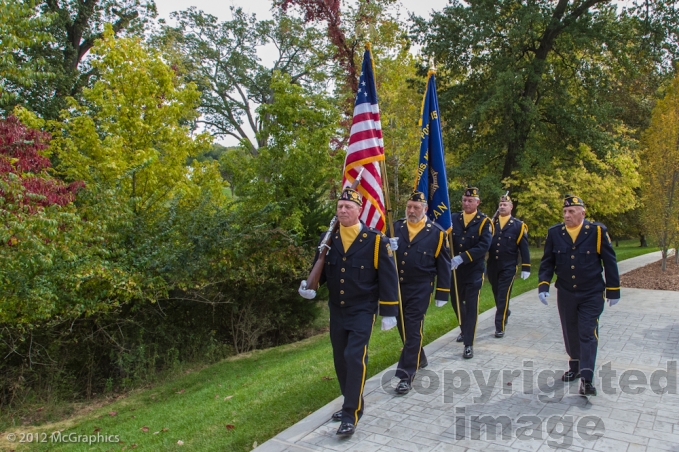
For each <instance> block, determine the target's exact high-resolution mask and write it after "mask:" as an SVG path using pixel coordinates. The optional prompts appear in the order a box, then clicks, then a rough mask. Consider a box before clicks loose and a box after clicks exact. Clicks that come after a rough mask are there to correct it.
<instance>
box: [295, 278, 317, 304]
mask: <svg viewBox="0 0 679 452" xmlns="http://www.w3.org/2000/svg"><path fill="white" fill-rule="evenodd" d="M297 292H299V294H300V295H301V296H302V297H304V298H306V299H307V300H313V299H314V298H315V297H316V291H315V290H311V289H307V288H306V279H303V280H302V282H301V283H300V285H299V289H297Z"/></svg>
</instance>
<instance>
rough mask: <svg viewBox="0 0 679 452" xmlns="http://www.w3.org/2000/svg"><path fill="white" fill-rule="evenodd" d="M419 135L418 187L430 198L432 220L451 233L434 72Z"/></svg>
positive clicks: (427, 92) (429, 214)
mask: <svg viewBox="0 0 679 452" xmlns="http://www.w3.org/2000/svg"><path fill="white" fill-rule="evenodd" d="M420 137H421V138H420V162H419V164H418V165H417V179H416V180H415V190H417V191H420V192H422V193H424V196H425V198H427V202H428V205H429V208H428V210H427V216H429V219H430V220H431V221H433V222H434V223H437V224H438V225H439V226H441V227H442V228H443V229H445V230H446V231H448V232H450V230H451V229H452V219H451V216H450V200H449V198H448V179H447V178H446V163H445V160H444V158H443V138H442V137H441V119H440V117H439V101H438V96H437V95H436V79H435V77H434V72H433V71H430V72H429V81H428V82H427V91H426V92H425V93H424V101H423V102H422V121H421V123H420Z"/></svg>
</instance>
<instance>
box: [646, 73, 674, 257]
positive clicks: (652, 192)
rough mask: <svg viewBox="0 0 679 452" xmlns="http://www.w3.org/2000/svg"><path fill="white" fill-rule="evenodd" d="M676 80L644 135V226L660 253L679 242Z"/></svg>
mask: <svg viewBox="0 0 679 452" xmlns="http://www.w3.org/2000/svg"><path fill="white" fill-rule="evenodd" d="M678 127H679V77H675V78H674V80H672V83H671V84H670V85H669V87H668V88H667V91H666V92H665V97H664V98H663V99H661V100H659V101H658V103H657V104H656V106H655V108H654V109H653V116H652V118H651V125H650V127H649V128H648V129H647V130H646V132H645V134H644V140H643V143H644V145H645V146H644V152H643V159H644V162H645V165H644V166H643V167H642V175H643V179H644V184H643V185H642V199H643V205H644V217H643V224H644V226H645V228H646V231H647V232H648V233H649V234H651V235H653V236H655V238H656V239H657V241H658V246H659V247H660V249H661V250H662V252H663V270H664V269H665V260H666V259H667V252H668V250H669V248H670V247H672V246H676V242H677V240H678V239H679V129H678Z"/></svg>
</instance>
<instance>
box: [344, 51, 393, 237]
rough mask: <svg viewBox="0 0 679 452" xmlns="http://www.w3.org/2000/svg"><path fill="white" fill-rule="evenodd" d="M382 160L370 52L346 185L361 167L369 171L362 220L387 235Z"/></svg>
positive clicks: (361, 83)
mask: <svg viewBox="0 0 679 452" xmlns="http://www.w3.org/2000/svg"><path fill="white" fill-rule="evenodd" d="M380 160H384V142H383V141H382V125H381V124H380V108H379V107H378V105H377V90H376V89H375V75H374V73H373V62H372V54H371V52H370V49H366V51H365V54H364V55H363V67H362V69H361V78H360V80H359V82H358V92H357V93H356V102H355V103H354V119H353V121H352V123H351V134H350V135H349V149H348V150H347V158H346V160H345V161H344V177H343V179H342V185H343V186H344V187H348V186H350V185H351V184H352V182H353V181H354V180H355V179H356V176H357V175H358V172H359V171H360V170H361V168H365V171H364V172H363V178H362V179H361V184H360V185H359V186H358V191H359V192H360V193H361V195H363V212H361V220H363V222H364V223H365V224H366V225H368V226H371V227H373V228H375V229H379V230H381V231H382V232H385V231H386V225H387V222H386V219H385V216H384V210H385V209H384V194H383V193H382V174H381V172H380V165H379V161H380Z"/></svg>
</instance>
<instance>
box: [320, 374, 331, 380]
mask: <svg viewBox="0 0 679 452" xmlns="http://www.w3.org/2000/svg"><path fill="white" fill-rule="evenodd" d="M321 379H322V380H333V378H332V377H329V376H327V375H324V376H322V377H321Z"/></svg>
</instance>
